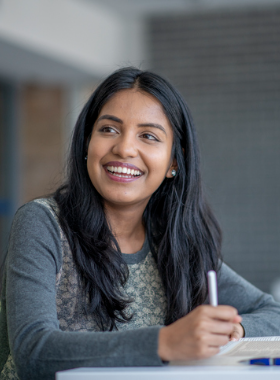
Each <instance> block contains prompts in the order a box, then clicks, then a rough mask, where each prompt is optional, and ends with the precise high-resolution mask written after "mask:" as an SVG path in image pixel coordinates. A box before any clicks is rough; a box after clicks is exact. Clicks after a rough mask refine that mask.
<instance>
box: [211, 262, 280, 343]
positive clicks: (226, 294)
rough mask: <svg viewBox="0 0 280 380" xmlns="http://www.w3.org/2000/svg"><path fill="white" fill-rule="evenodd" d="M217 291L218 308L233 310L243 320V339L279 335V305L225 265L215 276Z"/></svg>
mask: <svg viewBox="0 0 280 380" xmlns="http://www.w3.org/2000/svg"><path fill="white" fill-rule="evenodd" d="M218 290H219V304H221V305H231V306H233V307H235V308H236V309H237V310H238V313H239V314H240V315H241V316H242V322H241V323H242V326H243V327H244V330H245V336H246V337H250V336H273V335H280V304H279V303H278V302H275V301H274V299H273V297H272V296H271V295H269V294H267V293H263V292H262V291H261V290H259V289H258V288H256V287H255V286H254V285H252V284H250V283H249V282H248V281H246V280H245V279H244V278H242V277H241V276H239V275H238V274H237V273H236V272H234V271H233V270H232V269H230V268H229V267H228V266H227V265H226V264H223V265H222V268H221V270H220V273H219V275H218Z"/></svg>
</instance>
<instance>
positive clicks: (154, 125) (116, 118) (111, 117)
mask: <svg viewBox="0 0 280 380" xmlns="http://www.w3.org/2000/svg"><path fill="white" fill-rule="evenodd" d="M104 119H106V120H112V121H116V122H117V123H120V124H123V121H122V120H121V119H119V118H118V117H116V116H113V115H102V116H100V117H99V118H98V119H97V120H96V122H98V121H100V120H104ZM138 127H152V128H157V129H160V130H161V131H162V132H163V133H164V134H165V135H166V131H165V129H164V128H163V126H162V125H160V124H156V123H141V124H138Z"/></svg>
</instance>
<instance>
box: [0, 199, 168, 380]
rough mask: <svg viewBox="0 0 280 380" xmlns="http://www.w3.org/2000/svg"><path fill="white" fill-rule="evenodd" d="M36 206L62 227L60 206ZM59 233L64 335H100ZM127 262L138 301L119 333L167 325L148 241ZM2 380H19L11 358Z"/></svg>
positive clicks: (129, 288) (128, 290)
mask: <svg viewBox="0 0 280 380" xmlns="http://www.w3.org/2000/svg"><path fill="white" fill-rule="evenodd" d="M33 202H36V203H39V204H40V205H42V206H44V207H46V208H48V210H49V211H50V213H51V215H52V217H53V218H55V220H56V222H57V223H58V225H59V222H58V218H57V215H56V212H57V206H56V205H55V203H54V201H53V200H50V199H39V200H35V201H33ZM54 210H55V211H56V212H54ZM59 231H60V239H61V247H62V249H61V254H62V260H61V262H62V265H61V268H60V271H59V273H58V274H57V278H56V305H57V318H58V320H59V326H60V329H61V330H62V331H99V328H98V326H97V323H96V321H95V320H94V317H93V316H92V315H88V314H86V313H85V310H84V305H83V301H82V300H83V299H84V298H83V296H82V289H81V287H80V286H79V285H78V273H77V270H76V267H75V264H74V261H73V256H72V253H71V250H70V247H69V244H68V241H67V239H66V236H65V235H64V233H63V231H62V229H61V228H60V226H59ZM123 258H124V260H125V261H126V263H127V265H128V268H129V277H128V281H127V282H126V284H125V286H124V294H125V295H127V297H128V298H130V299H133V300H134V301H133V302H132V303H131V304H129V306H128V308H127V313H128V315H131V314H133V317H132V319H131V320H130V321H129V322H127V323H119V322H117V328H118V330H130V329H137V328H141V327H148V326H156V325H164V320H165V314H166V296H165V292H164V288H163V284H162V281H161V279H160V276H159V273H158V270H157V266H156V263H155V260H154V258H153V255H152V254H151V252H150V251H149V245H148V242H147V240H146V241H145V243H144V245H143V248H142V249H141V251H139V252H137V253H135V254H123ZM0 379H1V380H8V379H13V380H16V379H18V376H17V375H16V370H15V366H14V363H13V360H12V357H11V354H10V355H9V357H8V360H7V362H6V364H5V366H4V368H3V370H2V372H1V375H0Z"/></svg>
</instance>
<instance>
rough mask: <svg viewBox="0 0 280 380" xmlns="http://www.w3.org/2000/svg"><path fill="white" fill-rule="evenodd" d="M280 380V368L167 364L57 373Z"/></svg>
mask: <svg viewBox="0 0 280 380" xmlns="http://www.w3.org/2000/svg"><path fill="white" fill-rule="evenodd" d="M149 379H152V380H280V367H278V366H275V367H274V366H272V367H262V366H201V367H200V366H166V367H125V368H120V367H118V368H77V369H73V370H68V371H61V372H57V374H56V380H149Z"/></svg>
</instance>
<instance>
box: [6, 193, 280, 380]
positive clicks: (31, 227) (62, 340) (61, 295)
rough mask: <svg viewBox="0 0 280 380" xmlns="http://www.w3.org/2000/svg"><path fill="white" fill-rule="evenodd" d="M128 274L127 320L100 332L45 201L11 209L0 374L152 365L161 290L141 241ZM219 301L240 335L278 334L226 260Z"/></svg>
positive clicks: (259, 297)
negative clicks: (231, 311) (237, 319)
mask: <svg viewBox="0 0 280 380" xmlns="http://www.w3.org/2000/svg"><path fill="white" fill-rule="evenodd" d="M123 258H124V260H125V261H126V263H127V265H128V268H129V277H128V281H127V282H126V284H125V286H124V289H123V292H124V294H125V295H127V297H128V298H130V299H132V300H133V302H132V303H131V304H130V305H129V307H128V309H127V313H128V314H131V315H133V318H132V319H131V320H130V321H129V322H127V323H117V328H118V330H117V331H112V332H102V331H100V330H99V328H98V325H97V323H96V321H95V319H94V317H93V316H92V315H88V314H87V313H86V312H85V309H84V297H83V295H82V289H81V286H80V284H79V278H78V273H77V270H76V267H75V264H74V262H73V257H72V253H71V250H70V247H69V244H68V241H67V239H66V237H65V235H64V233H63V231H62V229H61V227H60V225H59V222H58V218H57V210H56V205H55V203H54V201H53V200H51V199H40V200H36V201H33V202H30V203H28V204H26V205H24V206H23V207H21V208H20V209H19V211H18V212H17V214H16V216H15V219H14V222H13V226H12V231H11V238H10V244H9V252H8V256H7V260H6V268H5V274H4V287H3V292H2V299H1V314H0V371H1V375H0V379H1V380H6V379H13V380H15V379H18V378H19V379H22V380H24V379H29V380H32V379H40V380H44V379H54V377H55V372H56V371H59V370H64V369H69V368H75V367H94V366H98V367H101V366H159V365H162V364H163V363H162V361H161V359H160V358H159V356H158V354H157V349H158V334H159V330H160V328H161V327H162V326H163V325H164V319H165V313H166V296H165V292H164V288H163V285H162V282H161V279H160V276H159V273H158V269H157V266H156V263H155V261H154V258H153V256H152V254H151V252H150V251H149V246H148V243H147V241H145V243H144V246H143V248H142V249H141V251H139V252H137V253H135V254H123ZM218 287H219V302H220V303H221V304H227V305H232V306H234V307H236V308H237V309H238V312H239V314H241V315H242V317H243V321H242V324H243V327H244V329H245V333H246V336H265V335H280V323H279V322H280V305H279V304H277V303H276V302H274V300H273V299H272V297H271V296H269V295H268V294H265V293H263V292H261V291H260V290H258V289H257V288H255V287H254V286H253V285H251V284H249V283H248V282H247V281H245V280H244V279H243V278H241V277H240V276H238V275H237V274H236V273H235V272H233V271H232V270H231V269H230V268H229V267H227V266H226V265H225V264H223V265H222V268H221V270H220V272H219V275H218Z"/></svg>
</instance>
